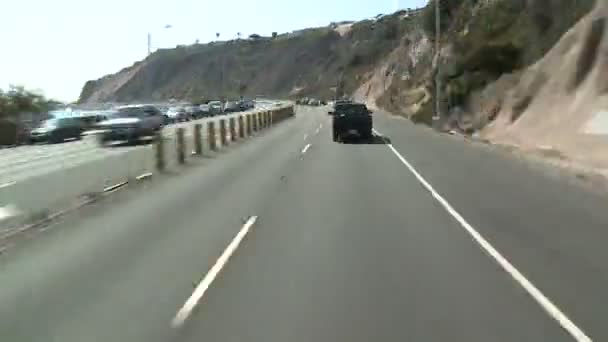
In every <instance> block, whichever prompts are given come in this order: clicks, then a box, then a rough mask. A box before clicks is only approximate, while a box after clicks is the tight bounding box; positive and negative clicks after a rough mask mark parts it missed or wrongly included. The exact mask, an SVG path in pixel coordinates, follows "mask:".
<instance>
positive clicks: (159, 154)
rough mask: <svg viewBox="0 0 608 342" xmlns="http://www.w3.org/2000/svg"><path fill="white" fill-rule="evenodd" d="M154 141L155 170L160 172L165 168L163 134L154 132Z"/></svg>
mask: <svg viewBox="0 0 608 342" xmlns="http://www.w3.org/2000/svg"><path fill="white" fill-rule="evenodd" d="M154 142H155V147H154V151H155V153H156V154H155V159H156V170H158V171H160V172H162V171H164V170H165V167H166V163H165V141H164V137H163V134H162V133H161V132H158V133H156V136H155V137H154Z"/></svg>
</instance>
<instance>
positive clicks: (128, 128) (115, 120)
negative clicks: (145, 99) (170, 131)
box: [98, 105, 165, 146]
mask: <svg viewBox="0 0 608 342" xmlns="http://www.w3.org/2000/svg"><path fill="white" fill-rule="evenodd" d="M164 121H165V120H164V116H163V114H162V113H161V111H160V110H158V108H156V107H155V106H152V105H133V106H124V107H120V108H118V110H117V111H116V113H114V114H113V115H112V116H111V118H110V119H109V120H106V121H102V122H100V123H99V125H98V127H99V129H100V130H101V133H99V143H100V144H101V145H102V146H105V145H106V144H108V143H109V142H113V141H126V142H128V143H135V142H137V141H139V140H140V139H141V138H145V137H154V135H155V134H156V132H158V131H160V130H162V128H163V126H164Z"/></svg>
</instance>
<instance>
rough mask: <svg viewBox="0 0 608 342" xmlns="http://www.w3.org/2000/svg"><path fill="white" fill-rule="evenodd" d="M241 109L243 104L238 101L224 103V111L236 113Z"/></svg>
mask: <svg viewBox="0 0 608 342" xmlns="http://www.w3.org/2000/svg"><path fill="white" fill-rule="evenodd" d="M240 110H241V106H240V105H239V102H238V101H226V104H225V105H224V112H226V113H234V112H238V111H240Z"/></svg>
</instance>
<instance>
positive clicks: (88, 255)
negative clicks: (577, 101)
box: [0, 108, 608, 342]
mask: <svg viewBox="0 0 608 342" xmlns="http://www.w3.org/2000/svg"><path fill="white" fill-rule="evenodd" d="M374 115H375V125H376V129H377V137H376V138H375V139H374V141H373V142H371V143H365V144H364V143H361V144H338V143H334V142H332V141H331V134H330V133H331V132H330V118H329V117H328V115H327V114H326V112H325V109H323V108H299V109H298V111H297V116H296V118H294V119H290V120H287V121H285V122H283V123H281V124H279V125H277V126H276V127H274V128H271V129H269V130H266V131H264V132H262V133H261V134H260V135H259V136H258V137H256V138H255V139H251V140H248V141H247V142H246V143H243V144H237V145H235V146H233V147H232V148H230V149H227V150H226V151H224V152H222V153H220V154H218V155H216V156H214V157H213V158H212V159H209V160H206V161H204V162H202V163H198V164H196V165H193V166H192V167H189V168H187V170H185V171H184V172H181V173H179V174H178V175H173V176H171V175H169V176H165V177H158V178H152V179H151V180H150V181H149V182H146V183H142V185H141V186H138V187H133V188H126V189H125V190H122V191H118V192H116V193H113V194H112V195H111V196H110V197H108V199H107V200H104V201H101V202H98V203H95V204H93V205H91V206H88V207H85V208H83V209H82V210H80V211H78V212H76V213H74V214H71V215H68V216H66V217H64V218H63V219H62V220H60V221H58V222H56V223H55V224H54V225H52V226H50V227H49V229H48V230H46V231H45V232H43V233H41V234H38V235H37V236H36V237H35V238H33V239H28V240H24V241H21V242H20V243H18V244H17V245H15V246H14V247H12V248H11V249H9V250H7V251H5V253H4V254H2V255H1V256H0V303H1V305H0V336H1V337H2V340H3V341H11V342H20V341H28V342H30V341H44V342H48V341H61V342H83V341H134V342H135V341H142V342H143V341H145V342H156V341H159V342H160V341H163V342H164V341H185V342H189V341H263V342H284V341H290V342H292V341H293V342H297V341H302V342H304V341H306V342H309V341H332V342H335V341H349V342H356V341H366V342H367V341H551V342H553V341H590V340H594V341H607V340H608V326H607V325H606V324H605V318H606V317H608V307H606V305H604V304H605V303H604V301H603V299H604V298H605V297H606V296H605V292H606V288H608V265H607V263H606V260H608V259H607V256H608V255H607V254H608V252H606V248H605V242H606V241H608V233H607V231H606V227H607V226H608V211H607V210H605V206H606V199H607V198H606V196H605V195H603V194H599V193H596V192H592V191H590V190H588V189H587V188H585V187H584V186H582V185H581V184H579V183H578V182H577V181H574V180H573V178H570V177H568V176H566V175H562V174H558V173H554V172H549V171H547V170H544V169H543V168H542V167H536V166H531V165H529V164H528V163H527V162H525V161H522V160H520V159H517V158H514V157H512V156H510V155H509V154H506V153H504V152H501V151H500V150H496V149H494V148H493V147H491V146H484V145H477V144H472V143H469V142H463V141H460V140H458V139H456V138H455V137H450V136H443V135H438V134H435V133H433V132H431V131H430V130H428V129H426V128H422V127H417V126H414V125H412V124H411V123H409V122H408V121H406V120H402V119H398V118H393V117H390V116H388V115H385V114H382V113H375V114H374Z"/></svg>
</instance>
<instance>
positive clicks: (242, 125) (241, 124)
mask: <svg viewBox="0 0 608 342" xmlns="http://www.w3.org/2000/svg"><path fill="white" fill-rule="evenodd" d="M244 121H245V120H243V116H242V115H239V119H238V122H239V138H240V139H243V138H245V122H244Z"/></svg>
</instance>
